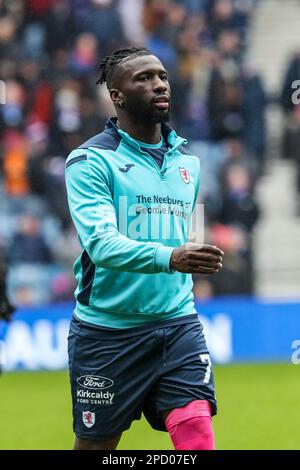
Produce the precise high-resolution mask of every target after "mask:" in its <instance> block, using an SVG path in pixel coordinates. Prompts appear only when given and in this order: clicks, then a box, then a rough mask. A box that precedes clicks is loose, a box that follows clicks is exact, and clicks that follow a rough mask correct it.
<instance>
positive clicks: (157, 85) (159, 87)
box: [153, 77, 168, 93]
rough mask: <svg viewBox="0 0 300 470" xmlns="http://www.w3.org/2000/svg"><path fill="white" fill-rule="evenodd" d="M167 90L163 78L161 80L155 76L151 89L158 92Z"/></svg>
mask: <svg viewBox="0 0 300 470" xmlns="http://www.w3.org/2000/svg"><path fill="white" fill-rule="evenodd" d="M167 90H168V85H167V82H166V81H165V80H162V79H161V78H160V77H156V78H155V79H154V84H153V91H154V92H156V93H158V92H160V93H161V92H166V91H167Z"/></svg>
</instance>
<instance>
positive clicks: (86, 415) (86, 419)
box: [82, 411, 95, 428]
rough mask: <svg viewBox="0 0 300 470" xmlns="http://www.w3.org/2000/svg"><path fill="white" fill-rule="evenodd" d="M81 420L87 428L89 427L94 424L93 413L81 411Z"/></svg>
mask: <svg viewBox="0 0 300 470" xmlns="http://www.w3.org/2000/svg"><path fill="white" fill-rule="evenodd" d="M82 421H83V424H84V425H85V426H86V427H87V428H91V427H92V426H94V424H95V413H92V412H91V411H83V412H82Z"/></svg>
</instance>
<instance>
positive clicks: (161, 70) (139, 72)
mask: <svg viewBox="0 0 300 470" xmlns="http://www.w3.org/2000/svg"><path fill="white" fill-rule="evenodd" d="M155 73H164V74H166V75H168V72H167V70H165V69H159V70H158V69H150V68H149V69H144V70H138V71H137V72H135V73H134V74H133V75H132V78H137V77H139V76H140V75H144V74H150V75H151V74H155Z"/></svg>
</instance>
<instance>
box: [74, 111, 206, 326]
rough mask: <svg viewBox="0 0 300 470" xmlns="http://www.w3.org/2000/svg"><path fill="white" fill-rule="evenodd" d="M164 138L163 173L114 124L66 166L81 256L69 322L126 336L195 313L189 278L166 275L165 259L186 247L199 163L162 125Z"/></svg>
mask: <svg viewBox="0 0 300 470" xmlns="http://www.w3.org/2000/svg"><path fill="white" fill-rule="evenodd" d="M162 136H163V139H165V141H166V142H167V144H168V151H167V152H166V154H165V156H164V159H163V163H162V167H161V168H160V167H159V165H158V164H157V162H156V161H155V160H154V159H153V158H152V157H151V156H150V154H148V153H147V148H149V151H150V149H151V150H152V151H153V148H154V147H155V146H153V145H150V146H149V144H145V143H142V142H139V141H137V140H135V139H133V138H132V137H130V136H129V135H128V134H127V133H126V132H124V131H123V130H121V129H119V128H118V127H117V126H116V118H111V119H109V120H108V121H107V123H106V126H105V129H104V131H103V132H102V133H100V134H98V135H96V136H95V137H93V138H92V139H90V140H88V141H87V142H85V143H84V144H83V145H81V146H80V147H78V148H77V149H76V150H74V151H73V152H71V153H70V155H69V156H68V158H67V162H66V185H67V194H68V203H69V208H70V213H71V216H72V219H73V222H74V224H75V227H76V230H77V233H78V238H79V241H80V244H81V246H82V250H83V251H82V254H81V256H80V257H79V258H78V259H77V260H76V262H75V264H74V273H75V277H76V280H77V283H78V287H77V289H76V291H75V297H76V308H75V314H76V316H77V317H78V318H79V319H81V320H83V321H85V322H88V323H92V324H95V325H99V326H104V327H109V328H129V327H134V326H138V325H141V324H145V323H146V322H153V321H157V320H167V319H172V318H177V317H181V316H184V315H188V314H191V313H196V309H195V306H194V297H193V293H192V276H191V274H184V273H179V272H172V271H171V269H170V257H171V254H172V251H173V249H174V247H178V246H180V245H182V244H184V243H186V242H187V241H188V233H189V226H190V219H191V215H192V212H193V209H194V206H195V203H196V200H197V194H198V189H199V174H200V166H199V159H198V158H197V157H196V156H194V155H190V154H189V152H188V151H187V150H186V149H185V147H184V145H185V144H186V143H187V141H186V140H185V139H183V138H181V137H179V136H177V134H176V132H175V131H174V130H172V129H171V128H170V127H169V126H167V125H166V124H162ZM141 146H142V147H143V149H142V148H141ZM158 147H159V145H158Z"/></svg>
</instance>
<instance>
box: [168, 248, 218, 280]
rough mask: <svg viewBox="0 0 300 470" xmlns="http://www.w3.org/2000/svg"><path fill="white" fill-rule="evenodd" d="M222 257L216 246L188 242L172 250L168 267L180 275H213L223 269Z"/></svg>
mask: <svg viewBox="0 0 300 470" xmlns="http://www.w3.org/2000/svg"><path fill="white" fill-rule="evenodd" d="M223 255H224V252H223V251H222V250H220V249H219V248H217V247H216V246H211V245H202V244H200V243H192V242H189V243H186V244H185V245H182V246H180V247H179V248H175V249H174V250H173V252H172V255H171V260H170V267H171V269H174V270H175V271H179V272H181V273H198V274H214V273H217V272H218V271H219V270H220V269H221V268H222V267H223V266H222V261H223V258H222V256H223Z"/></svg>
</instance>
